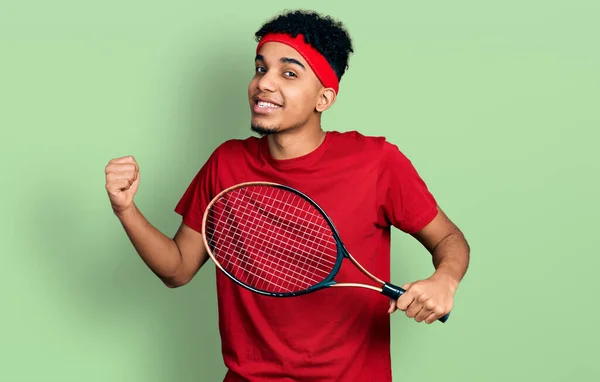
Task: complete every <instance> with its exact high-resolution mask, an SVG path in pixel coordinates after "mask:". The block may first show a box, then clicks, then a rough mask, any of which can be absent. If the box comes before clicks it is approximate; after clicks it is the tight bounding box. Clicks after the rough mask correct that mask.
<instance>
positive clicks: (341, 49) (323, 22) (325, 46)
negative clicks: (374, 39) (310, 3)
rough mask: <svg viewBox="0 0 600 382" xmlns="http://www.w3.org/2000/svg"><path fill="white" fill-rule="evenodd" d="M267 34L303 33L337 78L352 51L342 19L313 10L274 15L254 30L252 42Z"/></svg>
mask: <svg viewBox="0 0 600 382" xmlns="http://www.w3.org/2000/svg"><path fill="white" fill-rule="evenodd" d="M268 33H287V34H290V35H291V36H292V37H296V36H297V35H298V34H302V35H304V39H305V41H306V43H308V44H311V45H312V46H313V47H314V48H315V49H316V50H318V51H319V52H320V53H321V54H322V55H323V56H324V57H325V59H326V60H327V62H329V65H331V67H332V68H333V70H334V71H335V74H336V75H337V78H338V81H340V80H341V79H342V76H343V75H344V73H345V72H346V70H347V69H348V67H349V65H348V60H349V58H350V54H351V53H353V52H354V48H353V47H352V39H351V38H350V35H349V33H348V31H347V30H346V28H345V27H344V25H343V24H342V22H340V21H337V20H334V19H333V18H332V17H331V16H323V15H320V14H318V13H317V12H314V11H306V10H295V11H286V12H284V13H282V14H280V15H278V16H275V17H274V18H272V19H271V20H269V21H268V22H266V23H265V24H264V25H263V26H262V27H260V29H259V30H258V31H256V33H255V34H254V36H255V39H256V41H257V42H259V41H260V39H261V38H262V37H264V36H265V35H266V34H268Z"/></svg>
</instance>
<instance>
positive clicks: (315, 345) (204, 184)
mask: <svg viewBox="0 0 600 382" xmlns="http://www.w3.org/2000/svg"><path fill="white" fill-rule="evenodd" d="M248 181H270V182H277V183H282V184H285V185H288V186H291V187H294V188H297V189H298V190H300V191H302V192H303V193H305V194H307V195H308V196H309V197H310V198H312V199H313V200H314V201H315V202H317V204H319V205H320V206H321V207H322V208H323V209H324V210H325V212H326V213H327V214H328V215H329V216H330V217H331V219H332V220H333V223H334V225H335V226H336V228H337V229H338V231H339V233H340V235H341V239H342V241H343V242H344V244H345V245H346V247H347V249H348V250H349V251H350V253H351V254H352V256H353V257H355V258H356V260H357V261H358V262H359V263H360V264H362V265H363V266H364V267H365V268H366V269H368V270H369V271H370V272H372V273H373V274H374V275H376V276H378V277H379V278H382V279H384V280H389V279H390V227H391V226H395V227H397V228H399V229H401V230H402V231H404V232H407V233H413V232H416V231H419V230H420V229H421V228H423V227H424V226H425V225H426V224H427V223H429V222H430V221H431V220H432V219H433V218H434V217H435V216H436V214H437V208H436V201H435V199H434V197H433V196H432V195H431V193H430V192H429V190H428V188H427V186H426V185H425V183H424V182H423V180H422V179H421V178H420V176H419V174H418V173H417V171H416V170H415V168H414V167H413V165H412V164H411V162H410V161H409V160H408V159H407V158H406V157H405V156H404V155H403V154H402V153H401V152H400V150H399V149H398V148H397V147H396V146H395V145H393V144H391V143H389V142H387V141H386V140H385V138H382V137H367V136H364V135H362V134H360V133H357V132H347V133H340V132H328V133H327V134H326V137H325V140H324V142H323V143H322V144H321V145H320V146H319V147H318V148H317V149H315V150H314V151H313V152H311V153H309V154H307V155H304V156H301V157H298V158H294V159H288V160H275V159H274V158H273V157H272V156H271V155H270V153H269V148H268V144H267V139H266V137H263V138H255V137H251V138H247V139H245V140H230V141H227V142H225V143H223V144H222V145H221V146H219V147H218V148H217V149H216V150H215V151H214V152H213V154H212V155H211V156H210V158H209V159H208V161H207V163H206V164H205V165H204V166H203V167H202V168H201V170H200V171H199V172H198V174H197V175H196V177H195V178H194V179H193V181H192V182H191V184H190V186H189V187H188V189H187V190H186V192H185V193H184V195H183V197H182V199H181V201H180V202H179V203H178V204H177V207H176V208H175V211H176V212H177V213H179V214H181V215H182V217H183V222H184V223H185V224H187V225H188V226H190V227H191V228H193V229H195V230H197V231H199V232H201V225H202V216H203V213H204V209H205V208H206V206H207V204H208V203H209V202H210V200H211V199H212V198H213V197H214V196H215V195H216V194H217V193H218V192H219V191H221V190H223V189H224V188H227V187H229V186H232V185H235V184H237V183H241V182H248ZM336 281H338V282H344V281H348V282H366V283H369V281H370V280H369V279H367V278H366V276H364V275H363V274H362V273H361V272H360V271H359V270H357V269H355V267H354V266H352V265H351V263H345V266H342V268H341V269H340V272H339V273H338V275H337V277H336ZM392 282H394V281H392ZM404 282H406V280H399V281H397V284H400V285H402V284H403V283H404ZM217 294H218V309H219V329H220V333H221V341H222V351H223V359H224V362H225V365H226V367H227V368H228V372H227V375H226V377H225V381H252V382H254V381H275V380H276V381H320V382H324V381H360V382H369V381H373V382H385V381H391V380H392V372H391V360H390V321H389V320H390V318H389V315H388V313H387V309H388V306H389V299H388V298H386V297H384V296H383V295H381V294H378V293H376V292H373V291H371V290H367V289H362V288H328V289H325V290H320V291H317V292H314V293H309V294H307V295H303V296H299V297H289V298H277V297H269V296H262V295H258V294H255V293H252V292H250V291H248V290H246V289H244V288H242V287H240V286H238V285H237V284H235V283H234V282H233V281H231V280H230V279H228V278H227V277H226V276H225V275H223V274H222V273H220V272H217Z"/></svg>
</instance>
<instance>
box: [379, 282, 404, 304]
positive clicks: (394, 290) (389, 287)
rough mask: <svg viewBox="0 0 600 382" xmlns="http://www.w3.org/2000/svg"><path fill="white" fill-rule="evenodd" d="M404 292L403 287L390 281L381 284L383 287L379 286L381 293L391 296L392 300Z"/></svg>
mask: <svg viewBox="0 0 600 382" xmlns="http://www.w3.org/2000/svg"><path fill="white" fill-rule="evenodd" d="M404 292H406V291H405V290H404V289H402V288H400V287H399V286H396V285H394V284H390V283H385V284H383V287H382V288H381V294H383V295H385V296H386V297H389V298H391V299H392V300H397V299H399V298H400V296H402V295H403V294H404Z"/></svg>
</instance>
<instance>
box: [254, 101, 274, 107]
mask: <svg viewBox="0 0 600 382" xmlns="http://www.w3.org/2000/svg"><path fill="white" fill-rule="evenodd" d="M258 107H270V108H276V107H279V106H277V105H275V104H272V103H270V102H263V101H259V102H258Z"/></svg>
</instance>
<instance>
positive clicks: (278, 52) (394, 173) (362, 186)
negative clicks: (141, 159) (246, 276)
mask: <svg viewBox="0 0 600 382" xmlns="http://www.w3.org/2000/svg"><path fill="white" fill-rule="evenodd" d="M256 37H257V40H258V41H259V44H258V47H257V52H256V53H257V54H256V58H255V66H256V73H255V75H254V77H253V78H252V80H251V81H250V84H249V87H248V100H249V103H250V109H251V111H252V118H251V127H252V130H253V131H254V132H257V133H258V134H259V135H260V138H257V137H250V138H248V139H245V140H230V141H227V142H225V143H223V144H222V145H221V146H220V147H218V148H217V149H216V150H215V151H214V152H213V153H212V155H211V156H210V158H209V159H208V161H207V162H206V163H205V164H204V166H202V168H201V169H200V171H199V172H198V174H197V175H196V177H195V178H194V179H193V181H192V182H191V184H190V185H189V187H188V188H187V190H186V191H185V193H184V195H183V197H182V198H181V200H180V201H179V203H178V204H177V206H176V208H175V210H176V212H178V213H179V214H181V215H182V217H183V219H182V220H183V221H182V224H181V227H180V228H179V231H178V232H177V234H176V235H175V237H174V239H170V238H169V237H167V236H165V235H163V234H162V233H161V232H159V231H158V230H157V229H156V228H154V227H153V226H152V225H151V224H150V223H149V222H148V221H147V220H146V219H145V218H144V216H143V215H142V213H141V212H140V211H139V210H138V209H137V207H136V205H135V203H134V202H133V197H134V195H135V193H136V191H137V189H138V186H139V169H138V166H137V164H136V162H135V160H134V159H133V158H132V157H124V158H118V159H114V160H112V161H110V163H109V164H108V166H107V167H106V188H107V191H108V194H109V197H110V201H111V204H112V207H113V210H114V212H115V214H116V215H117V216H118V218H119V219H120V221H121V223H122V225H123V227H124V229H125V231H126V232H127V234H128V235H129V238H130V239H131V241H132V243H133V245H134V246H135V248H136V250H137V252H138V253H139V254H140V256H141V258H142V259H143V260H144V261H145V263H146V264H147V265H148V266H149V267H150V269H151V270H152V271H153V272H154V273H155V274H156V275H157V276H158V277H159V278H160V279H161V280H162V281H163V282H164V283H165V284H166V285H167V286H169V287H179V286H182V285H185V284H186V283H188V282H189V281H190V280H191V279H192V277H193V276H194V275H195V274H196V272H197V271H198V270H199V268H200V267H201V266H202V265H203V264H204V263H205V262H206V261H207V259H208V255H207V252H206V250H205V248H204V246H203V242H202V238H201V233H200V232H201V220H202V215H203V213H204V209H205V207H206V206H207V204H208V203H209V201H210V200H211V199H212V197H213V196H215V195H216V194H217V193H218V192H219V191H221V190H223V189H224V188H226V187H229V186H232V185H234V184H236V183H240V182H246V181H256V180H267V181H272V182H278V183H283V184H287V185H289V186H292V187H295V188H297V189H299V190H300V191H302V192H304V193H306V194H308V195H309V196H310V197H311V198H313V199H314V200H315V201H316V202H317V203H318V204H320V205H321V206H322V207H323V208H324V209H325V211H327V213H328V214H329V215H330V216H331V218H332V220H333V221H334V224H335V225H336V226H337V228H338V230H339V232H340V234H341V237H342V240H343V241H344V243H345V244H346V246H347V247H348V249H349V250H350V252H351V253H352V254H353V256H355V257H356V258H357V260H358V261H359V262H360V263H361V264H362V265H363V266H365V267H366V268H367V269H369V270H370V271H372V272H373V273H374V274H375V275H377V276H379V277H381V278H383V279H389V278H390V228H391V227H392V226H393V227H397V228H399V229H400V230H402V231H404V232H406V233H408V234H411V235H413V236H414V237H415V238H416V239H417V240H419V241H420V242H421V243H422V244H423V245H424V246H425V248H427V250H429V251H430V252H431V254H432V259H433V264H434V268H435V271H434V272H433V274H432V275H431V277H429V278H427V279H424V280H419V281H416V282H414V283H410V284H406V285H403V287H404V288H405V289H407V292H406V293H405V294H404V295H403V296H402V297H400V299H399V300H398V301H397V302H396V301H393V302H390V303H389V304H388V301H386V299H385V298H384V297H382V296H381V295H377V294H374V293H373V292H372V291H368V290H364V291H363V290H358V289H357V288H347V289H346V288H342V289H327V290H323V291H320V292H317V293H312V294H308V295H304V296H302V297H294V298H286V299H278V298H272V297H265V296H259V295H257V294H253V293H252V292H249V291H247V290H245V289H243V288H241V287H239V286H237V285H236V284H235V283H233V282H232V281H231V280H229V279H228V278H227V277H226V276H224V275H223V274H221V273H217V293H218V309H219V327H220V333H221V338H222V350H223V357H224V361H225V365H226V366H227V368H228V373H227V375H226V377H225V380H226V381H282V380H285V381H300V380H302V381H360V382H367V381H377V382H383V381H390V380H391V361H390V332H389V327H390V318H389V314H391V313H393V312H394V311H395V310H396V309H400V310H402V311H404V312H405V313H406V315H407V316H408V317H410V318H414V319H415V320H416V321H417V322H423V321H424V322H427V323H432V322H435V321H436V320H437V319H438V318H439V317H441V316H443V315H444V314H446V313H447V312H449V311H450V310H451V308H452V305H453V296H454V293H455V291H456V289H457V286H458V284H459V281H460V280H461V279H462V277H463V276H464V274H465V272H466V269H467V265H468V261H469V247H468V244H467V242H466V241H465V239H464V237H463V235H462V234H461V232H460V230H459V229H458V228H457V227H456V226H455V225H454V224H453V223H452V222H451V221H450V220H449V219H448V217H447V216H446V215H445V214H444V212H443V211H442V210H441V209H439V207H438V206H437V204H436V201H435V199H434V197H433V196H432V195H431V193H430V192H429V191H428V189H427V187H426V185H425V183H424V182H423V180H422V179H421V178H420V177H419V175H418V173H417V171H416V170H415V168H414V167H413V166H412V164H411V162H410V161H409V160H408V159H407V158H406V157H405V156H404V155H403V154H402V153H401V152H400V151H399V149H398V148H397V147H396V146H395V145H393V144H391V143H389V142H387V141H386V140H385V138H379V137H367V136H363V135H361V134H359V133H357V132H348V133H340V132H335V131H330V132H325V131H323V130H322V128H321V113H323V112H324V111H326V110H327V109H328V108H330V107H331V106H332V105H333V103H334V102H335V100H336V95H337V93H338V91H339V81H340V79H341V77H342V75H343V74H344V72H345V70H346V68H347V66H348V57H349V55H350V54H351V53H352V52H353V48H352V43H351V40H350V37H349V36H348V34H347V32H346V31H345V29H344V27H343V26H342V24H341V23H339V22H336V21H334V20H331V19H330V18H328V17H322V16H320V15H318V14H316V13H310V12H290V13H286V14H283V15H281V16H279V17H277V18H275V19H273V20H271V21H270V22H268V23H266V24H265V25H263V27H262V28H260V30H259V31H257V33H256ZM361 277H364V276H362V275H361V274H360V273H359V271H357V270H354V269H353V267H343V268H342V270H341V272H340V273H339V274H338V277H337V280H338V281H345V280H354V281H356V280H360V279H361Z"/></svg>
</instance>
